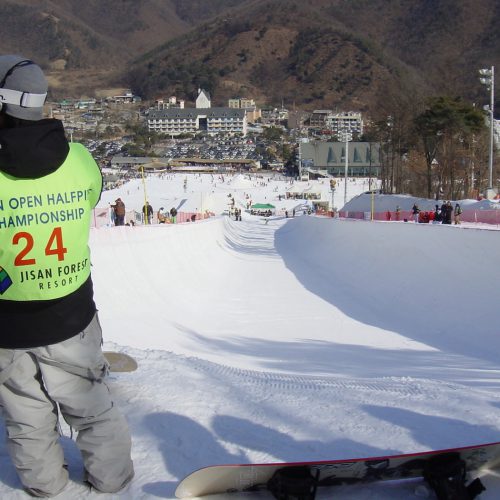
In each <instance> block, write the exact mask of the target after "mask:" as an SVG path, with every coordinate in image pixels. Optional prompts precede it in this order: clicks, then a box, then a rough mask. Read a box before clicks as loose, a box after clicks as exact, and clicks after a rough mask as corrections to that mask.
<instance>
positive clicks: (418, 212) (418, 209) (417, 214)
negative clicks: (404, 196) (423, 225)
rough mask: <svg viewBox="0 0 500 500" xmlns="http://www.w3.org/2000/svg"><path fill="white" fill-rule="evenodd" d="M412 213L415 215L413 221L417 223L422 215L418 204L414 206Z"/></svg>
mask: <svg viewBox="0 0 500 500" xmlns="http://www.w3.org/2000/svg"><path fill="white" fill-rule="evenodd" d="M411 213H412V214H413V220H414V221H415V222H416V223H417V222H418V217H419V214H420V208H418V205H417V204H416V203H414V204H413V207H412V209H411Z"/></svg>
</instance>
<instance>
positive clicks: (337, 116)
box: [325, 111, 363, 137]
mask: <svg viewBox="0 0 500 500" xmlns="http://www.w3.org/2000/svg"><path fill="white" fill-rule="evenodd" d="M325 125H326V127H327V128H328V129H329V130H331V131H332V132H333V133H334V134H335V135H337V136H338V135H339V133H341V132H348V133H350V134H351V135H352V136H353V137H359V136H361V135H362V134H363V119H362V118H361V113H355V112H352V111H348V112H346V113H332V114H329V115H327V116H326V118H325Z"/></svg>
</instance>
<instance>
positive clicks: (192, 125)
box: [147, 108, 247, 137]
mask: <svg viewBox="0 0 500 500" xmlns="http://www.w3.org/2000/svg"><path fill="white" fill-rule="evenodd" d="M147 122H148V130H151V131H154V132H157V133H159V134H166V135H170V136H172V137H173V136H177V135H180V134H196V133H197V132H207V133H208V134H211V135H215V134H219V133H220V134H228V135H234V134H241V135H243V136H245V135H246V134H247V117H246V112H245V110H244V109H231V108H184V109H182V108H171V109H160V110H158V109H152V110H150V111H149V115H148V120H147Z"/></svg>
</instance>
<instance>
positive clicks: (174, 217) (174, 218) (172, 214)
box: [170, 207, 177, 224]
mask: <svg viewBox="0 0 500 500" xmlns="http://www.w3.org/2000/svg"><path fill="white" fill-rule="evenodd" d="M170 217H171V219H172V224H175V223H176V222H177V209H176V208H174V207H172V208H171V209H170Z"/></svg>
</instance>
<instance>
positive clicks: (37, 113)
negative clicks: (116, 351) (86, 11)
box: [0, 55, 133, 497]
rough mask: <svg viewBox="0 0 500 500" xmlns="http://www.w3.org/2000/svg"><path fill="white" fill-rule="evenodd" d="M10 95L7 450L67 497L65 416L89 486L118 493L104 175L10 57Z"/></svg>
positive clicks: (1, 87) (5, 173)
mask: <svg viewBox="0 0 500 500" xmlns="http://www.w3.org/2000/svg"><path fill="white" fill-rule="evenodd" d="M0 94H1V95H2V100H3V103H2V104H3V106H2V109H1V111H0V146H1V148H0V203H1V202H3V204H2V210H1V211H0V223H3V225H2V230H1V232H0V266H1V267H0V324H2V325H3V327H2V333H1V335H0V406H1V408H2V416H3V418H4V421H5V428H6V431H7V446H8V451H9V453H10V455H11V458H12V461H13V463H14V465H15V467H16V470H17V473H18V475H19V478H20V479H21V482H22V484H23V486H24V488H25V490H26V492H27V493H28V494H30V495H31V496H35V497H50V496H53V495H57V494H58V493H59V492H60V491H62V490H63V489H64V487H65V486H66V484H67V483H68V470H67V466H66V464H65V461H64V455H63V450H62V447H61V445H60V443H59V434H58V432H57V429H58V422H57V420H58V409H59V410H60V412H61V414H62V415H63V417H64V419H65V420H66V422H67V423H68V424H69V425H71V427H73V428H74V429H75V430H76V431H77V432H78V436H77V438H76V444H77V445H78V447H79V449H80V451H81V453H82V458H83V466H84V468H85V479H86V481H87V482H88V483H89V484H90V485H91V486H92V487H94V488H95V489H96V490H98V491H101V492H109V493H113V492H117V491H119V490H121V489H122V488H123V487H124V486H125V485H127V484H128V482H129V481H130V480H131V479H132V476H133V465H132V460H131V458H130V451H131V440H130V433H129V430H128V426H127V423H126V421H125V419H124V418H123V416H122V415H121V414H120V413H119V411H118V409H117V407H116V406H115V405H114V403H113V401H112V400H111V398H110V393H109V389H108V388H107V386H106V384H105V383H104V381H103V379H104V376H105V375H106V373H107V364H106V361H105V359H104V356H103V353H102V351H101V343H102V332H101V327H100V325H99V320H98V318H97V312H96V306H95V303H94V300H93V286H92V280H91V277H90V252H89V248H88V237H89V229H90V221H91V213H92V209H93V208H94V207H95V205H96V203H97V201H98V200H99V196H100V193H101V188H102V177H101V173H100V171H99V168H98V166H97V165H96V163H95V161H94V159H93V158H92V156H91V155H90V153H89V152H88V151H87V149H85V147H83V146H82V145H81V144H76V143H71V144H68V141H67V139H66V137H65V134H64V129H63V126H62V123H61V122H60V121H58V120H55V119H43V116H42V115H43V103H44V101H45V98H46V95H47V82H46V79H45V76H44V74H43V72H42V70H41V69H40V67H39V66H37V65H36V64H35V63H33V62H32V61H29V60H26V59H25V58H23V57H20V56H15V55H4V56H0ZM7 200H9V201H8V202H7ZM6 221H7V222H6Z"/></svg>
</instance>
